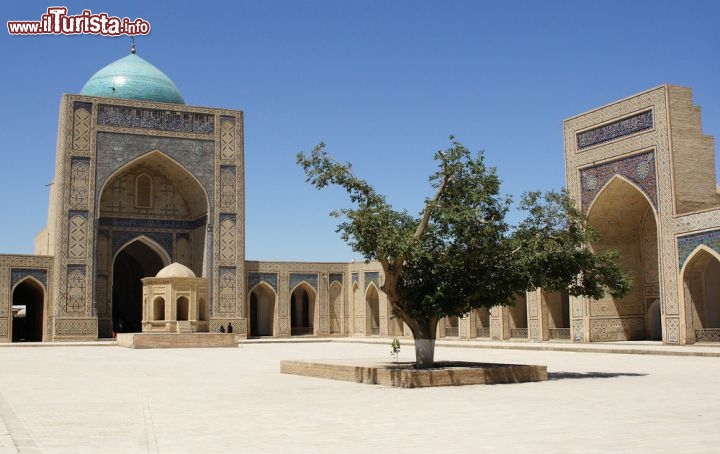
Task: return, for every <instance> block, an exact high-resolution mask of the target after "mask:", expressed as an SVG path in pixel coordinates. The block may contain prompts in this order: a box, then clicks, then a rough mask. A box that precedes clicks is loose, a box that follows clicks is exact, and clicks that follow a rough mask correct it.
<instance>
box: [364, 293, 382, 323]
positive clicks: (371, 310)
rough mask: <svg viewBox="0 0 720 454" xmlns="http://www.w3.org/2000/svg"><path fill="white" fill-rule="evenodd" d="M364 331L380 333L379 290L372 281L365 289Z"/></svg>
mask: <svg viewBox="0 0 720 454" xmlns="http://www.w3.org/2000/svg"><path fill="white" fill-rule="evenodd" d="M365 313H366V314H367V315H366V317H365V320H366V331H365V332H366V333H367V334H372V335H378V334H380V292H379V291H378V288H377V286H376V285H375V283H374V282H370V283H369V284H368V286H367V288H366V289H365Z"/></svg>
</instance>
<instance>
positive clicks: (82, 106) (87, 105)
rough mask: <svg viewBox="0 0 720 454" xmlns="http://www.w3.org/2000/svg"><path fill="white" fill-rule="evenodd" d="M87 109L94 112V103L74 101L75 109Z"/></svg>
mask: <svg viewBox="0 0 720 454" xmlns="http://www.w3.org/2000/svg"><path fill="white" fill-rule="evenodd" d="M79 109H85V110H87V111H88V112H92V103H89V102H82V101H75V102H74V103H73V110H79Z"/></svg>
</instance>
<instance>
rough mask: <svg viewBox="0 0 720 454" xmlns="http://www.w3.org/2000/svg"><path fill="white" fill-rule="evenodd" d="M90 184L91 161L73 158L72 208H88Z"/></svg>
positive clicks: (71, 168) (71, 175)
mask: <svg viewBox="0 0 720 454" xmlns="http://www.w3.org/2000/svg"><path fill="white" fill-rule="evenodd" d="M89 184H90V159H89V158H79V157H74V158H72V161H71V164H70V206H71V208H81V209H82V208H87V202H88V189H89Z"/></svg>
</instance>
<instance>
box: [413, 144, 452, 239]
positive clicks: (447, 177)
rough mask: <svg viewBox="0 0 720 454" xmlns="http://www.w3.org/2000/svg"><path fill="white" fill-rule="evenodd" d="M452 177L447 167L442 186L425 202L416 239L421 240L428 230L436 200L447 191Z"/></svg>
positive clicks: (416, 231)
mask: <svg viewBox="0 0 720 454" xmlns="http://www.w3.org/2000/svg"><path fill="white" fill-rule="evenodd" d="M441 156H442V154H441ZM443 162H444V161H443ZM451 179H452V175H451V174H450V173H448V172H447V168H446V169H445V173H444V174H443V180H442V182H441V183H440V186H439V187H438V190H437V192H436V193H435V196H434V197H433V198H432V199H430V200H428V201H427V202H425V210H424V211H423V217H422V219H421V220H420V224H418V227H417V229H416V230H415V235H413V238H414V239H415V240H419V239H420V238H422V236H423V235H424V234H425V230H427V226H428V223H429V222H430V215H431V213H430V209H431V208H432V206H433V205H435V202H437V201H438V199H440V196H441V195H442V193H443V192H444V191H445V188H446V187H447V184H448V183H449V182H450V180H451Z"/></svg>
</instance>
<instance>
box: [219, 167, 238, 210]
mask: <svg viewBox="0 0 720 454" xmlns="http://www.w3.org/2000/svg"><path fill="white" fill-rule="evenodd" d="M235 183H236V176H235V166H222V167H220V205H221V207H222V209H223V210H224V211H226V212H233V211H235V194H236V192H237V191H236V189H235Z"/></svg>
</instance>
